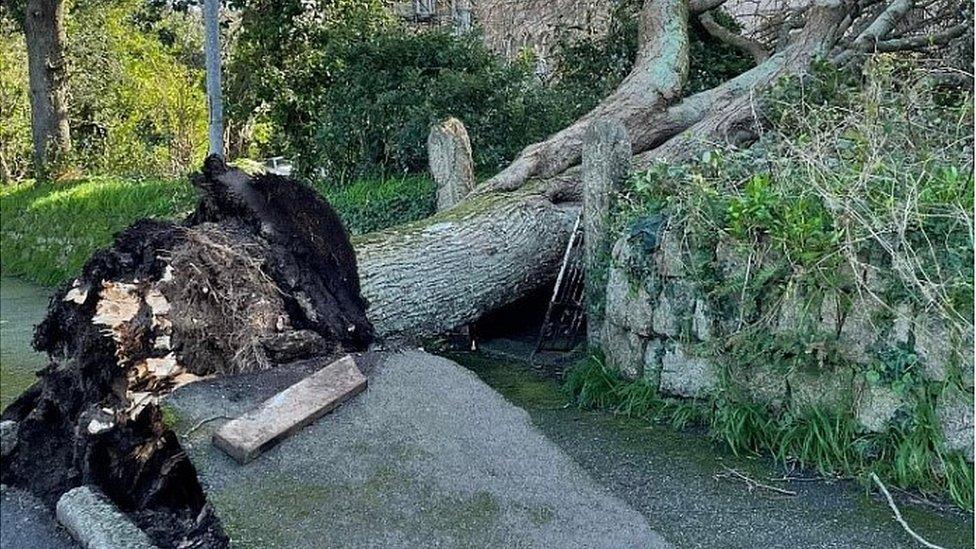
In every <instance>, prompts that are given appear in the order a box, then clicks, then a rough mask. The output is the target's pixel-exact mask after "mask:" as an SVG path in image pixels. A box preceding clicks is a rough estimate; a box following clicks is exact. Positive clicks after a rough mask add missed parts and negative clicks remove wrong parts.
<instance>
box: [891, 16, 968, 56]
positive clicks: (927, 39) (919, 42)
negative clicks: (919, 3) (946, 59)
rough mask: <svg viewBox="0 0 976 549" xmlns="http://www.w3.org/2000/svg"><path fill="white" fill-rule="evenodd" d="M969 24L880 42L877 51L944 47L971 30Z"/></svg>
mask: <svg viewBox="0 0 976 549" xmlns="http://www.w3.org/2000/svg"><path fill="white" fill-rule="evenodd" d="M970 28H971V27H970V26H969V24H968V23H960V24H958V25H954V26H952V27H949V28H947V29H945V30H943V31H941V32H937V33H934V34H925V35H917V36H908V37H905V38H895V39H891V40H884V41H882V42H878V43H877V44H876V45H875V50H876V51H880V52H892V51H905V50H917V49H923V48H927V47H930V46H944V45H946V44H948V43H949V42H951V41H952V40H954V39H956V38H959V37H960V36H963V35H964V34H966V32H967V31H968V30H969V29H970Z"/></svg>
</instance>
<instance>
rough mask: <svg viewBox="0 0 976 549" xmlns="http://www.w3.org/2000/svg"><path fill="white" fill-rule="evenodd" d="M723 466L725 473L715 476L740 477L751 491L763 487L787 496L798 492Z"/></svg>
mask: <svg viewBox="0 0 976 549" xmlns="http://www.w3.org/2000/svg"><path fill="white" fill-rule="evenodd" d="M723 468H724V469H725V473H718V474H716V475H715V478H723V477H724V478H737V479H739V480H741V481H743V482H745V483H746V487H747V488H748V490H749V491H750V492H751V491H753V490H755V489H756V488H762V489H764V490H769V491H770V492H776V493H777V494H783V495H786V496H795V495H796V492H794V491H793V490H786V489H784V488H779V487H777V486H771V485H769V484H763V483H762V482H759V481H758V480H755V479H752V478H749V477H747V476H746V475H744V474H742V473H740V472H739V471H737V470H735V469H732V468H730V467H724V466H723Z"/></svg>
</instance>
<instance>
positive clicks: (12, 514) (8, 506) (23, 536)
mask: <svg viewBox="0 0 976 549" xmlns="http://www.w3.org/2000/svg"><path fill="white" fill-rule="evenodd" d="M76 547H79V545H78V544H77V543H75V541H74V540H73V539H72V538H71V536H69V535H68V532H67V531H65V530H64V529H63V528H61V527H60V526H58V524H57V523H56V522H55V521H54V516H53V514H52V513H51V511H50V510H49V509H48V508H47V507H45V506H44V504H43V503H41V501H40V500H38V499H37V498H35V497H34V496H32V495H30V494H29V493H27V492H24V491H22V490H17V489H14V488H8V487H4V489H3V493H0V548H3V549H74V548H76Z"/></svg>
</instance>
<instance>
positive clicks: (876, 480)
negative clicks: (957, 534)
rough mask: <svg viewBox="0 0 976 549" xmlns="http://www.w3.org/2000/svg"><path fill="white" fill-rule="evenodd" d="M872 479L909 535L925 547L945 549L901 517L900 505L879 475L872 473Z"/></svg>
mask: <svg viewBox="0 0 976 549" xmlns="http://www.w3.org/2000/svg"><path fill="white" fill-rule="evenodd" d="M871 480H873V481H874V483H875V484H877V485H878V488H880V489H881V493H882V494H884V497H885V499H887V500H888V507H891V510H892V511H893V512H894V513H895V520H897V521H898V524H900V525H901V527H902V528H904V529H905V531H906V532H908V535H910V536H912V537H913V538H915V540H916V541H918V542H919V543H921V544H922V545H924V546H925V547H929V548H930V549H945V548H944V547H942V546H941V545H936V544H934V543H932V542H930V541H928V540H926V539H925V538H923V537H922V536H920V535H918V534H916V533H915V530H912V527H911V526H909V525H908V523H907V522H905V519H903V518H902V517H901V511H899V510H898V506H897V505H895V500H894V499H892V497H891V494H890V493H889V492H888V489H887V488H886V487H885V485H884V483H883V482H881V479H880V478H878V475H876V474H875V473H871Z"/></svg>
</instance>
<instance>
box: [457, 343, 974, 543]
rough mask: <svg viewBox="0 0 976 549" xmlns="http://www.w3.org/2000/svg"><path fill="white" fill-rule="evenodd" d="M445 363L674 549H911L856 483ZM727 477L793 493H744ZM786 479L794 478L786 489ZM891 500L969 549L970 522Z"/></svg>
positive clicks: (932, 533) (492, 366)
mask: <svg viewBox="0 0 976 549" xmlns="http://www.w3.org/2000/svg"><path fill="white" fill-rule="evenodd" d="M451 356H452V358H454V359H456V360H458V361H459V362H460V363H462V364H464V365H465V366H468V367H470V368H471V369H472V370H473V371H474V372H476V373H477V374H478V376H479V377H481V378H482V379H483V380H484V381H485V383H487V384H488V385H489V386H491V387H492V388H494V389H495V390H497V391H499V392H500V393H501V394H502V395H504V396H505V397H506V398H507V399H509V400H510V401H511V402H513V403H515V404H516V405H518V406H519V407H521V408H523V409H525V410H527V411H528V412H529V414H530V416H531V418H532V421H533V424H534V425H535V426H536V428H538V429H539V430H540V431H541V432H542V433H543V434H544V435H546V437H547V438H549V439H550V440H552V441H553V442H554V443H555V444H557V445H558V446H559V448H560V449H561V450H563V451H564V452H565V453H566V454H567V455H569V456H570V457H571V458H573V460H575V461H576V462H577V463H579V464H580V465H581V466H582V467H583V468H584V469H585V470H586V471H587V472H588V473H589V474H590V476H591V477H592V478H593V479H594V480H596V481H597V482H598V483H600V484H601V485H603V486H606V487H607V488H608V489H610V491H611V492H612V493H613V494H615V495H616V496H617V497H619V498H620V499H622V500H624V501H626V502H627V503H629V504H630V505H631V506H632V507H633V508H634V509H636V510H638V511H639V512H640V513H641V514H643V515H644V516H645V517H647V520H648V522H649V523H650V524H651V527H652V528H654V529H655V530H657V531H658V532H660V533H661V534H662V535H663V536H664V537H665V538H666V539H667V540H668V541H669V542H671V543H673V544H674V545H675V546H676V547H687V548H696V547H721V548H743V549H746V548H749V549H752V548H757V547H762V548H784V549H789V548H798V547H804V548H806V547H816V548H865V549H867V548H906V549H907V548H915V547H920V545H919V544H918V543H917V542H915V541H914V540H913V539H912V538H911V537H909V536H908V534H906V533H905V531H904V530H902V528H901V527H900V526H899V525H898V523H896V522H895V520H894V518H893V515H892V513H891V511H890V510H889V508H888V506H887V504H886V503H885V502H884V501H883V500H882V499H881V498H880V496H878V495H877V494H875V493H869V492H868V491H867V490H865V489H864V487H862V486H860V485H859V484H857V483H855V482H853V481H846V480H837V479H825V478H823V477H821V476H819V475H817V474H816V473H815V472H812V471H785V470H784V469H783V468H782V467H781V466H778V465H777V464H776V463H773V462H772V461H771V460H769V459H763V458H756V457H736V456H734V455H732V453H731V452H729V451H728V450H727V448H726V447H724V446H722V445H721V444H717V443H715V442H713V441H711V440H709V439H708V437H707V436H706V433H704V432H703V431H702V430H701V429H697V430H695V429H691V430H685V431H681V432H679V431H676V430H674V429H672V428H671V427H669V426H659V425H652V424H650V423H648V422H646V421H642V420H636V419H629V418H624V417H620V416H614V415H612V414H609V413H606V412H600V411H583V410H578V409H576V408H575V407H566V406H565V404H564V403H565V396H564V395H563V394H561V391H560V389H559V386H558V384H557V383H555V382H554V381H552V380H547V379H540V378H539V377H538V376H537V375H536V374H535V373H534V372H531V371H529V370H528V366H527V365H525V364H516V363H513V362H511V361H508V362H506V361H504V360H500V359H498V358H497V357H486V356H485V355H480V354H475V353H459V354H454V355H451ZM730 470H734V471H736V472H738V473H740V474H743V475H745V476H747V477H749V478H750V479H752V480H754V481H757V482H761V483H763V484H766V485H768V486H772V487H776V488H780V489H783V490H789V491H793V492H796V495H795V496H790V495H785V494H781V493H778V492H775V491H772V490H769V489H766V488H761V487H756V486H753V487H752V488H750V486H749V485H748V484H747V483H746V482H745V481H744V480H742V479H741V478H738V477H736V476H734V475H733V474H732V473H730ZM784 476H788V477H791V478H795V479H797V480H792V481H783V480H782V479H783V477H784ZM895 495H896V497H897V499H898V505H899V507H900V508H901V513H902V515H904V517H905V519H906V520H907V521H908V522H909V524H911V526H912V527H913V528H914V529H915V530H916V531H917V532H919V533H920V534H921V535H923V536H924V537H925V538H926V539H928V540H929V541H931V542H933V543H936V544H939V545H942V546H943V547H946V548H957V549H961V548H967V547H973V515H972V514H971V513H969V514H967V513H965V512H963V511H961V510H959V509H958V508H956V507H954V506H952V505H951V504H944V503H943V504H942V505H940V507H941V509H940V510H936V509H934V508H931V507H930V506H927V505H923V504H919V503H918V502H915V503H913V502H912V501H911V498H910V497H909V496H906V495H905V494H901V493H898V492H896V493H895Z"/></svg>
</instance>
